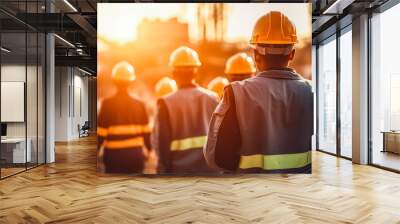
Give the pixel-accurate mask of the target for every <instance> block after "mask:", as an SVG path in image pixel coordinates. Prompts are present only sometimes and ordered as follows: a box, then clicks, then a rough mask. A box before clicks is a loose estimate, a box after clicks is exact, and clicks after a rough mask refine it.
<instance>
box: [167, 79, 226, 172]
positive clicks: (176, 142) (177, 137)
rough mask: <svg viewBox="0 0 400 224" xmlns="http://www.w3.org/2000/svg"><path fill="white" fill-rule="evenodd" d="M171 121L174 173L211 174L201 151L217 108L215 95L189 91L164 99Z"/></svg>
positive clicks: (196, 89) (195, 88)
mask: <svg viewBox="0 0 400 224" xmlns="http://www.w3.org/2000/svg"><path fill="white" fill-rule="evenodd" d="M163 100H164V102H165V105H166V108H167V111H168V114H169V121H170V128H171V145H170V150H171V154H172V158H171V160H172V161H171V166H172V167H171V170H172V172H184V173H187V172H195V173H204V172H210V171H211V169H210V168H209V167H208V166H207V164H206V162H205V160H204V155H203V151H202V148H203V146H204V144H205V142H206V136H207V131H208V126H209V122H210V120H211V115H212V113H213V111H214V109H215V107H216V106H217V103H218V102H217V97H216V95H215V94H214V93H212V92H210V91H208V90H206V89H204V88H201V87H189V88H182V89H179V90H178V91H177V92H175V93H173V94H170V95H168V96H166V97H165V98H163Z"/></svg>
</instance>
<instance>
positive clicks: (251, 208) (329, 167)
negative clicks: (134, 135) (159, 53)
mask: <svg viewBox="0 0 400 224" xmlns="http://www.w3.org/2000/svg"><path fill="white" fill-rule="evenodd" d="M95 144H96V143H95V140H94V138H86V139H84V140H81V141H76V142H71V143H69V144H58V145H57V162H56V163H55V164H51V165H47V166H42V167H39V168H36V169H34V170H30V171H28V172H26V173H22V174H20V175H17V176H14V177H11V178H8V179H5V180H3V181H0V223H44V222H48V223H385V224H386V223H400V175H398V174H395V173H390V172H387V171H384V170H380V169H377V168H373V167H368V166H359V165H352V164H351V162H349V161H347V160H343V159H337V158H335V157H333V156H330V155H326V154H322V153H314V154H313V174H312V175H289V176H287V175H252V176H247V175H242V176H227V177H156V178H154V177H144V176H141V177H138V176H136V177H134V176H118V175H101V174H97V173H96V166H95V161H96V158H95Z"/></svg>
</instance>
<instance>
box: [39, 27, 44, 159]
mask: <svg viewBox="0 0 400 224" xmlns="http://www.w3.org/2000/svg"><path fill="white" fill-rule="evenodd" d="M38 38H39V40H38V60H39V63H38V164H43V163H45V158H46V150H45V110H46V108H45V99H46V98H45V87H46V85H45V81H46V79H45V60H46V52H45V44H46V37H45V35H44V34H42V33H39V35H38Z"/></svg>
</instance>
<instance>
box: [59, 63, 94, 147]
mask: <svg viewBox="0 0 400 224" xmlns="http://www.w3.org/2000/svg"><path fill="white" fill-rule="evenodd" d="M55 73H56V83H55V85H56V91H55V129H56V132H55V140H56V141H69V140H73V139H77V138H78V137H79V132H78V125H83V124H84V123H85V121H87V120H88V104H89V103H88V78H87V77H86V76H84V74H83V73H82V72H80V71H79V70H78V69H76V68H72V67H56V72H55ZM80 107H81V108H80Z"/></svg>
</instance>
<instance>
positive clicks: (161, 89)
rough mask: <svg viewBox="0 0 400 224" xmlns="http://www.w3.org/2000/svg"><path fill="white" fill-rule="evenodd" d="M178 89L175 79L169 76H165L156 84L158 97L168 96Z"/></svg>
mask: <svg viewBox="0 0 400 224" xmlns="http://www.w3.org/2000/svg"><path fill="white" fill-rule="evenodd" d="M177 90H178V87H177V86H176V82H175V80H173V79H170V78H168V77H164V78H162V79H160V81H158V82H157V84H156V96H157V98H161V97H163V96H166V95H168V94H170V93H173V92H175V91H177Z"/></svg>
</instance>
